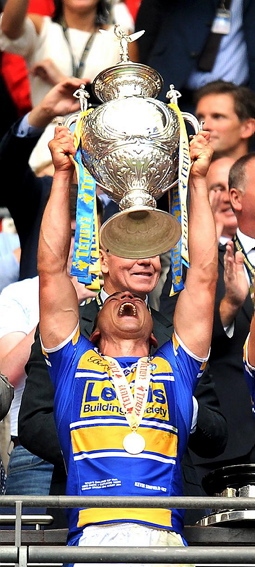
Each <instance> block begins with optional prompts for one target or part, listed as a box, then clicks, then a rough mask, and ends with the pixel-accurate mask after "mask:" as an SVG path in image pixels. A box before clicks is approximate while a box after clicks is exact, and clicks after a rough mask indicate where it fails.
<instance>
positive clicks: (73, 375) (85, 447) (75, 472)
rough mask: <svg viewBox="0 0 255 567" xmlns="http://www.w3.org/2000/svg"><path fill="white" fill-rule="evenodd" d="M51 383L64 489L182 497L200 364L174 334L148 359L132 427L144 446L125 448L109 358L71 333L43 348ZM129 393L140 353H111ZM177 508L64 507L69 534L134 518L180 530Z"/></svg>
mask: <svg viewBox="0 0 255 567" xmlns="http://www.w3.org/2000/svg"><path fill="white" fill-rule="evenodd" d="M45 358H46V362H47V364H48V368H49V372H50V375H51V378H52V381H53V383H54V386H55V410H54V411H55V420H56V424H57V429H58V435H59V440H60V444H61V447H62V450H63V455H64V459H65V463H66V467H67V471H68V480H67V494H71V495H76V496H82V495H85V496H86V497H87V496H89V495H91V496H104V495H105V496H155V497H156V498H160V496H180V495H182V482H181V468H180V462H181V458H182V455H183V453H184V451H185V448H186V445H187V440H188V436H189V432H190V427H191V421H192V413H193V403H192V394H193V391H194V389H195V386H196V384H197V381H198V378H199V377H200V375H201V372H202V371H203V369H204V365H205V363H204V362H202V361H201V360H198V359H195V358H194V357H192V356H191V354H190V353H187V352H186V351H185V350H184V348H183V347H182V346H181V345H180V344H179V342H178V340H177V338H176V336H173V342H167V343H166V344H165V345H163V346H162V347H161V348H160V349H158V351H157V352H156V353H155V356H154V357H153V358H152V359H151V361H150V364H151V380H150V385H149V392H148V399H147V403H146V408H145V411H144V416H143V418H142V421H141V424H140V426H139V428H138V433H140V434H141V435H142V436H143V437H144V439H145V443H146V444H145V449H144V451H143V452H142V453H140V454H138V455H130V454H129V453H127V452H126V451H125V450H124V447H123V439H124V437H125V436H126V435H127V434H128V433H130V431H131V430H130V427H129V425H128V422H127V420H126V418H125V415H124V413H123V410H122V408H121V404H120V402H119V400H118V397H117V395H116V391H115V388H114V383H113V381H112V378H111V376H110V373H109V368H108V362H107V361H106V360H105V359H104V358H103V357H102V356H101V355H100V354H99V353H98V352H97V350H96V349H95V348H94V347H93V345H92V344H91V343H90V342H89V341H88V340H87V339H86V338H85V337H84V336H81V335H80V334H79V332H78V331H77V332H76V333H75V334H74V336H73V337H72V338H70V340H68V341H66V342H65V344H62V345H61V347H59V348H58V349H57V350H53V349H51V351H50V352H48V353H45ZM117 360H118V362H119V364H120V366H121V367H122V369H123V370H124V373H125V376H126V378H127V381H128V382H129V384H130V386H131V391H132V393H134V380H135V369H136V363H137V360H138V358H137V357H134V358H128V357H126V358H117ZM183 514H184V511H183V510H172V511H171V510H166V509H160V508H158V509H137V508H134V509H130V508H125V509H121V508H118V509H115V508H108V509H107V508H105V509H103V508H102V509H101V508H96V509H93V510H91V509H79V510H77V509H74V510H72V509H69V510H68V515H69V526H70V537H72V536H74V535H75V534H79V533H80V532H82V529H83V528H84V526H86V525H88V524H97V523H98V524H103V523H113V522H116V521H122V522H123V521H128V522H132V521H133V522H136V523H137V522H138V523H142V524H148V525H151V526H155V527H158V528H161V529H172V530H174V531H176V532H177V533H181V532H182V529H183Z"/></svg>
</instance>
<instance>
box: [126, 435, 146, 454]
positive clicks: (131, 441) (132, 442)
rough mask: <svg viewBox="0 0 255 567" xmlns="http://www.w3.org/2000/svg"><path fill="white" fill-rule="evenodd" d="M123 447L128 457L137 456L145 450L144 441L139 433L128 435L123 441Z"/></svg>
mask: <svg viewBox="0 0 255 567" xmlns="http://www.w3.org/2000/svg"><path fill="white" fill-rule="evenodd" d="M123 447H124V449H125V451H127V453H130V455H138V454H139V453H142V451H143V450H144V449H145V439H144V438H143V437H142V435H140V434H139V433H135V431H132V433H128V435H126V437H124V439H123Z"/></svg>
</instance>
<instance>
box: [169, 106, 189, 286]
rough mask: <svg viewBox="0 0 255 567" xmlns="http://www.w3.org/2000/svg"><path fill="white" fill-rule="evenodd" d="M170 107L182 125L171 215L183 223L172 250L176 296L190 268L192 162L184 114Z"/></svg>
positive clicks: (172, 193)
mask: <svg viewBox="0 0 255 567" xmlns="http://www.w3.org/2000/svg"><path fill="white" fill-rule="evenodd" d="M168 107H169V108H171V109H172V110H173V111H174V112H175V113H176V114H177V117H178V120H179V125H180V143H179V171H178V185H176V186H175V187H173V189H171V206H170V213H171V214H172V215H173V216H174V217H175V218H176V219H177V220H178V222H180V223H181V232H182V236H181V239H180V240H179V241H178V242H177V244H176V245H175V246H174V247H173V248H172V249H171V250H170V260H171V271H172V287H171V290H170V295H174V294H175V293H178V292H179V291H181V290H182V289H183V279H182V265H183V264H185V265H186V266H187V267H189V252H188V211H187V194H188V180H189V172H190V167H191V160H190V153H189V141H188V135H187V130H186V126H185V122H184V119H183V116H182V113H181V111H180V109H179V107H178V105H177V104H175V103H169V104H168Z"/></svg>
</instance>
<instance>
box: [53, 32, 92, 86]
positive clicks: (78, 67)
mask: <svg viewBox="0 0 255 567" xmlns="http://www.w3.org/2000/svg"><path fill="white" fill-rule="evenodd" d="M61 26H62V30H63V34H64V36H65V40H66V43H67V45H68V49H69V53H70V55H71V60H72V74H73V77H77V78H79V77H81V75H82V74H83V73H84V68H85V61H86V59H87V57H88V54H89V50H90V48H91V45H92V43H93V40H94V37H95V35H96V32H93V33H92V34H91V35H90V36H89V38H88V40H87V41H86V43H85V45H84V48H83V52H82V55H81V58H80V61H79V63H78V64H76V63H75V60H74V55H73V52H72V49H71V45H70V41H69V38H68V33H67V31H68V28H67V26H66V25H65V24H64V23H62V24H61Z"/></svg>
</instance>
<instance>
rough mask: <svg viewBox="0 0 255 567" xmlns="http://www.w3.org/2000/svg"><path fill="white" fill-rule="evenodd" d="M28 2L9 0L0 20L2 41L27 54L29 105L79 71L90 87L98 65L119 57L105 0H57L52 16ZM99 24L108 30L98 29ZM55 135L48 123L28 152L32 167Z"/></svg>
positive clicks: (112, 62) (4, 46) (1, 44)
mask: <svg viewBox="0 0 255 567" xmlns="http://www.w3.org/2000/svg"><path fill="white" fill-rule="evenodd" d="M27 8H28V0H20V2H18V3H17V2H16V0H7V2H6V4H5V7H4V11H3V15H2V20H1V30H0V47H1V49H2V50H3V51H6V52H12V53H18V54H19V55H22V56H23V57H24V58H25V60H26V62H27V64H28V67H29V71H30V74H29V77H30V83H31V99H32V106H35V105H37V104H38V103H39V102H40V101H41V100H42V99H43V97H44V96H45V95H46V94H47V92H48V91H49V90H50V88H51V86H53V85H56V84H57V83H58V82H60V81H62V80H63V79H64V78H66V77H71V76H73V77H79V78H80V82H83V83H86V84H87V88H89V83H91V82H92V81H93V79H94V78H95V77H96V75H97V74H98V73H99V72H100V71H102V70H103V69H105V68H106V67H110V66H112V65H115V64H116V63H118V62H119V60H120V46H119V42H118V41H116V37H115V35H114V33H113V24H111V23H110V20H111V18H110V11H109V8H110V4H109V2H108V0H97V1H96V2H95V1H91V2H90V3H85V4H84V3H82V4H81V3H79V4H77V2H74V1H72V2H71V3H70V2H68V1H67V0H56V2H55V12H54V14H53V16H52V17H49V16H42V15H40V14H28V13H27ZM100 28H104V29H106V30H109V32H110V33H108V34H102V33H100ZM126 31H128V30H126ZM90 95H91V97H92V91H91V90H90ZM94 102H95V100H94ZM96 102H97V104H98V99H96ZM53 135H54V126H53V125H52V126H51V127H50V126H49V127H48V128H47V130H46V132H45V133H44V135H43V137H42V138H41V140H40V142H39V145H38V146H37V147H36V149H35V150H34V152H33V154H32V155H31V158H30V164H31V166H32V167H33V169H36V168H38V167H40V165H41V163H44V162H46V161H49V159H50V154H49V150H48V142H49V140H50V139H51V138H52V137H53Z"/></svg>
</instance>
